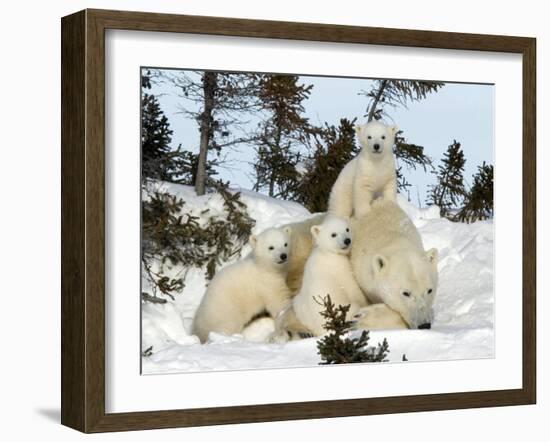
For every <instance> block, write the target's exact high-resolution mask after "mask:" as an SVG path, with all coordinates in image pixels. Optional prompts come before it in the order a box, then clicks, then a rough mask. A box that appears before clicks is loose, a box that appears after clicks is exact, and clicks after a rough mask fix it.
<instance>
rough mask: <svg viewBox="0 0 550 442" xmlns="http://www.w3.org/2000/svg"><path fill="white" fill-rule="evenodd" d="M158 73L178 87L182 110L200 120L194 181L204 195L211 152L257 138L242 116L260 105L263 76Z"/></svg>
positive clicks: (185, 114) (198, 121)
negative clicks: (259, 92) (261, 77)
mask: <svg viewBox="0 0 550 442" xmlns="http://www.w3.org/2000/svg"><path fill="white" fill-rule="evenodd" d="M155 75H156V76H158V78H159V79H160V81H167V82H170V83H171V84H172V85H173V86H174V87H175V88H176V89H178V90H179V93H178V96H179V97H180V98H181V99H182V101H181V105H180V111H181V113H182V114H183V115H184V116H185V117H186V118H189V119H192V120H195V121H196V122H197V125H198V127H199V139H198V140H197V145H198V148H199V153H198V157H197V161H196V170H195V172H194V176H195V183H194V185H195V191H196V192H197V195H204V194H205V192H206V185H207V182H208V179H209V178H211V175H210V174H209V168H208V165H209V163H211V159H210V158H209V157H210V156H211V153H212V152H213V153H215V154H217V155H218V158H219V156H220V154H221V153H222V151H223V149H224V148H228V147H233V146H236V145H239V144H244V143H248V142H250V141H251V140H252V139H253V138H254V137H251V136H250V135H249V134H247V133H246V131H245V129H244V126H246V123H247V121H246V120H243V118H244V117H245V116H246V115H248V114H249V113H250V112H251V111H252V110H257V109H258V106H259V103H258V98H257V97H258V87H259V86H258V85H259V79H260V76H258V75H257V74H240V73H224V72H215V71H156V73H155Z"/></svg>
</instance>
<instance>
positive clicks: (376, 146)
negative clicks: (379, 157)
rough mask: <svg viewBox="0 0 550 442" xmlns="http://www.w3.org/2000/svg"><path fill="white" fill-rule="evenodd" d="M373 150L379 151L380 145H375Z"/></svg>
mask: <svg viewBox="0 0 550 442" xmlns="http://www.w3.org/2000/svg"><path fill="white" fill-rule="evenodd" d="M372 147H374V150H376V151H379V150H380V144H378V143H376V144H375V145H374V146H372Z"/></svg>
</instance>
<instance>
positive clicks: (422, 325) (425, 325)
mask: <svg viewBox="0 0 550 442" xmlns="http://www.w3.org/2000/svg"><path fill="white" fill-rule="evenodd" d="M418 328H420V329H428V330H429V329H430V328H432V323H431V322H425V323H424V324H420V325H419V326H418Z"/></svg>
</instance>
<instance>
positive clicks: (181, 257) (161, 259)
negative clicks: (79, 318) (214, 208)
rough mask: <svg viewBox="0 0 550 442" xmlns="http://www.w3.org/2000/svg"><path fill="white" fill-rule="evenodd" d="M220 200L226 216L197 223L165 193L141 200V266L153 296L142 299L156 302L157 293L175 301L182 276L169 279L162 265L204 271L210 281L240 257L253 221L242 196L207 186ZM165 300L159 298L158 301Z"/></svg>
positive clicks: (149, 194)
mask: <svg viewBox="0 0 550 442" xmlns="http://www.w3.org/2000/svg"><path fill="white" fill-rule="evenodd" d="M209 185H210V187H212V188H214V189H215V191H216V192H217V193H218V194H219V196H220V197H221V198H222V200H223V206H224V209H225V213H223V214H222V215H219V216H210V217H208V218H207V220H206V222H200V219H199V217H198V216H196V215H195V214H192V213H190V211H187V210H186V208H185V202H184V201H183V200H182V199H181V198H178V197H176V196H175V195H172V194H170V193H168V192H165V191H150V192H149V191H147V192H146V193H145V195H144V200H143V202H142V249H141V259H142V268H143V271H144V274H145V276H146V277H147V279H148V280H149V282H150V285H151V287H152V291H153V294H152V295H151V294H149V293H146V292H144V293H142V300H143V301H146V302H158V301H156V300H157V299H158V298H159V296H160V295H164V296H167V297H169V298H171V299H174V295H175V294H177V293H179V292H181V290H182V289H183V287H184V280H185V276H186V274H184V275H177V276H174V277H172V276H170V275H169V274H167V272H165V264H168V265H169V266H175V265H181V266H183V267H185V268H186V269H190V268H203V269H204V270H205V273H206V278H207V279H212V277H213V276H214V274H215V273H216V270H217V268H218V267H219V265H220V264H222V263H224V262H227V261H230V260H232V259H234V258H236V257H238V256H240V253H241V250H242V248H243V246H244V245H245V244H246V243H247V241H248V238H249V236H250V234H251V231H252V227H253V226H254V224H255V221H254V220H253V219H252V218H250V216H249V214H248V212H247V207H246V204H244V203H243V202H242V201H241V199H240V193H238V192H232V191H230V190H229V188H228V185H227V183H223V182H221V181H218V182H212V183H209ZM160 299H163V298H160Z"/></svg>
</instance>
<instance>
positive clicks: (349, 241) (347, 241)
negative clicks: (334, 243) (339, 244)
mask: <svg viewBox="0 0 550 442" xmlns="http://www.w3.org/2000/svg"><path fill="white" fill-rule="evenodd" d="M344 244H345V245H346V246H349V245H350V244H351V239H349V238H346V239H345V240H344Z"/></svg>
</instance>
